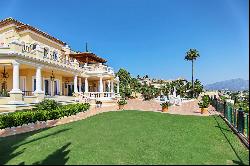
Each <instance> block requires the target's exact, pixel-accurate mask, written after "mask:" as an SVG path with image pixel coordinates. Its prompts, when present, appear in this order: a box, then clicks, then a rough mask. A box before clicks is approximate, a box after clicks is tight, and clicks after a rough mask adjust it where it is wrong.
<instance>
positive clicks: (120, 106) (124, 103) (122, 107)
mask: <svg viewBox="0 0 250 166" xmlns="http://www.w3.org/2000/svg"><path fill="white" fill-rule="evenodd" d="M117 103H118V105H119V110H123V109H124V105H126V104H127V101H126V100H125V99H121V100H119V101H118V102H117Z"/></svg>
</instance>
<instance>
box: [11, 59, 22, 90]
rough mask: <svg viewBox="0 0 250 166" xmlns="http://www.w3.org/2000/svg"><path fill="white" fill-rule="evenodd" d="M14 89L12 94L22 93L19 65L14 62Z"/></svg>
mask: <svg viewBox="0 0 250 166" xmlns="http://www.w3.org/2000/svg"><path fill="white" fill-rule="evenodd" d="M12 64H13V89H12V90H11V93H16V92H17V93H21V92H22V91H21V90H20V89H19V63H17V62H13V63H12Z"/></svg>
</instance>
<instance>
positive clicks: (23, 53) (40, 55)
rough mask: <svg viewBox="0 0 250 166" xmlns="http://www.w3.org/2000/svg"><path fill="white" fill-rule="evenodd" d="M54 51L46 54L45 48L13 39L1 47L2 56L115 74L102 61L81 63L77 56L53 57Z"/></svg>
mask: <svg viewBox="0 0 250 166" xmlns="http://www.w3.org/2000/svg"><path fill="white" fill-rule="evenodd" d="M51 54H52V53H50V52H49V53H48V56H44V49H41V48H40V47H36V48H35V49H32V48H31V46H27V45H25V44H23V43H21V42H20V41H17V40H15V41H12V42H11V43H9V45H5V46H2V47H0V57H1V56H5V57H6V55H7V56H16V57H20V58H22V59H26V60H31V61H36V62H40V63H44V64H47V65H54V66H57V67H62V68H67V69H71V70H74V71H75V70H77V71H79V72H81V73H86V74H109V75H114V70H113V69H112V68H111V67H108V66H105V65H103V64H102V63H97V64H87V63H85V64H84V65H80V64H79V62H78V60H77V59H75V58H71V57H67V56H65V55H62V54H61V53H58V54H57V58H55V59H53V58H51V56H49V55H51Z"/></svg>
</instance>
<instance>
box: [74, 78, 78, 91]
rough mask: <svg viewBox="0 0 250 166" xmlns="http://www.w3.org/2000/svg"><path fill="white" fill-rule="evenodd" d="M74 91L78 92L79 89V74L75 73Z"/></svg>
mask: <svg viewBox="0 0 250 166" xmlns="http://www.w3.org/2000/svg"><path fill="white" fill-rule="evenodd" d="M74 92H75V93H77V92H78V89H77V75H75V77H74Z"/></svg>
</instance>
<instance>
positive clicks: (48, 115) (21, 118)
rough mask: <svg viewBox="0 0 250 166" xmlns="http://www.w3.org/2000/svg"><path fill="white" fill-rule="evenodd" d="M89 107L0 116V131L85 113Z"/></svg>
mask: <svg viewBox="0 0 250 166" xmlns="http://www.w3.org/2000/svg"><path fill="white" fill-rule="evenodd" d="M89 107H90V104H89V103H84V104H82V103H77V104H69V105H62V106H60V107H57V108H56V109H54V110H27V111H20V112H13V113H8V114H2V115H0V129H4V128H7V127H16V126H21V125H23V124H28V123H35V122H36V121H47V120H53V119H59V118H62V117H64V116H71V115H75V114H77V113H78V112H85V111H86V110H88V109H89Z"/></svg>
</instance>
